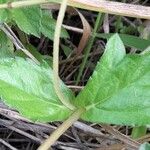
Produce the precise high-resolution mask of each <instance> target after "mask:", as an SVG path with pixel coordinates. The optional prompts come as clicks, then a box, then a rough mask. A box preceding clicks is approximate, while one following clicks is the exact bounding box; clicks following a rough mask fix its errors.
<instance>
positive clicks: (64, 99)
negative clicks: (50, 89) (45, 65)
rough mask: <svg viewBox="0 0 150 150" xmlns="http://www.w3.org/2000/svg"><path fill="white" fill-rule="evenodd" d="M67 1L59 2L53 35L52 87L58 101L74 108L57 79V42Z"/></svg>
mask: <svg viewBox="0 0 150 150" xmlns="http://www.w3.org/2000/svg"><path fill="white" fill-rule="evenodd" d="M67 1H68V0H63V2H62V4H61V7H60V11H59V14H58V19H57V23H56V29H55V35H54V50H53V71H54V89H55V92H56V94H57V96H58V98H59V99H60V101H61V102H62V103H63V104H64V105H65V106H66V107H68V108H69V109H71V110H74V109H75V106H73V105H72V104H71V103H70V102H69V100H68V99H67V97H64V95H63V93H62V92H61V89H60V79H59V42H60V34H61V26H62V22H63V18H64V15H65V11H66V7H67Z"/></svg>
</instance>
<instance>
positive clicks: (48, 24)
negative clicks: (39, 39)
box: [40, 13, 69, 40]
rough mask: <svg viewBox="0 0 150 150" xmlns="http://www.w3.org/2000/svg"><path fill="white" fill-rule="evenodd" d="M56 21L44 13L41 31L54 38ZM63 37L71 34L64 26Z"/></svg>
mask: <svg viewBox="0 0 150 150" xmlns="http://www.w3.org/2000/svg"><path fill="white" fill-rule="evenodd" d="M55 27H56V21H55V20H54V19H53V18H51V17H50V15H49V14H46V13H44V14H43V16H42V20H41V29H40V30H41V33H42V34H43V35H45V36H46V37H48V38H50V39H51V40H53V38H54V31H55ZM61 37H64V38H68V37H69V35H68V33H67V32H66V30H65V29H64V28H62V31H61Z"/></svg>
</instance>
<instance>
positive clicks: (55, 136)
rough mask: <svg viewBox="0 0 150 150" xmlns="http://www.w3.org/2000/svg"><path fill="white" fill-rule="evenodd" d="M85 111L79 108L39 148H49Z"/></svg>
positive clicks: (43, 149)
mask: <svg viewBox="0 0 150 150" xmlns="http://www.w3.org/2000/svg"><path fill="white" fill-rule="evenodd" d="M84 112H85V109H84V108H83V109H82V108H81V109H77V110H76V111H75V112H74V113H73V114H72V115H71V116H70V117H69V118H68V119H67V120H66V121H65V122H63V123H62V124H61V125H60V126H59V127H58V128H57V129H56V130H55V131H54V132H53V133H52V134H51V135H50V137H49V138H48V139H46V140H45V142H44V143H43V144H42V145H41V146H40V147H39V148H38V149H37V150H48V149H49V148H50V147H51V146H52V145H53V144H54V143H55V141H56V140H57V139H58V138H59V137H60V136H61V135H62V134H63V133H64V132H65V131H66V130H67V129H68V128H69V127H70V126H71V125H72V124H73V123H74V122H76V121H77V120H78V119H79V118H80V116H81V115H82V114H83V113H84Z"/></svg>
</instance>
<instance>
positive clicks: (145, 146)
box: [139, 143, 150, 150]
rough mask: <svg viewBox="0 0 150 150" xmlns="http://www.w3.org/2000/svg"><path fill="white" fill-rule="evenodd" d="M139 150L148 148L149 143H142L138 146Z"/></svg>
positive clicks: (149, 146)
mask: <svg viewBox="0 0 150 150" xmlns="http://www.w3.org/2000/svg"><path fill="white" fill-rule="evenodd" d="M139 150H150V144H148V143H144V144H142V145H141V146H140V148H139Z"/></svg>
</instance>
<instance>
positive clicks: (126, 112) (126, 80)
mask: <svg viewBox="0 0 150 150" xmlns="http://www.w3.org/2000/svg"><path fill="white" fill-rule="evenodd" d="M118 38H119V37H118V36H117V35H115V36H113V37H112V38H110V40H109V42H108V44H107V46H106V47H107V48H106V52H105V53H104V55H103V56H102V58H101V61H100V63H98V65H97V67H96V70H95V71H94V73H93V75H92V78H90V80H89V81H88V83H87V85H86V87H85V88H84V90H83V91H82V92H81V93H80V94H79V95H78V97H77V99H76V101H75V104H76V106H78V107H86V109H87V112H86V113H84V115H83V116H82V119H84V120H86V121H91V122H98V123H113V124H126V125H147V124H149V123H150V101H149V100H150V69H149V66H150V53H145V54H143V55H137V54H135V55H126V56H124V48H122V50H121V47H123V46H122V42H121V40H118ZM114 42H116V43H118V45H117V44H115V43H114ZM112 45H113V46H114V47H113V46H112ZM109 48H110V49H109ZM118 50H121V51H122V52H118V55H117V51H118ZM112 51H114V53H113V55H112ZM120 53H121V54H120ZM110 56H111V58H110ZM112 58H113V59H114V60H113V59H112ZM112 64H113V65H112ZM139 116H141V117H139Z"/></svg>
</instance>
